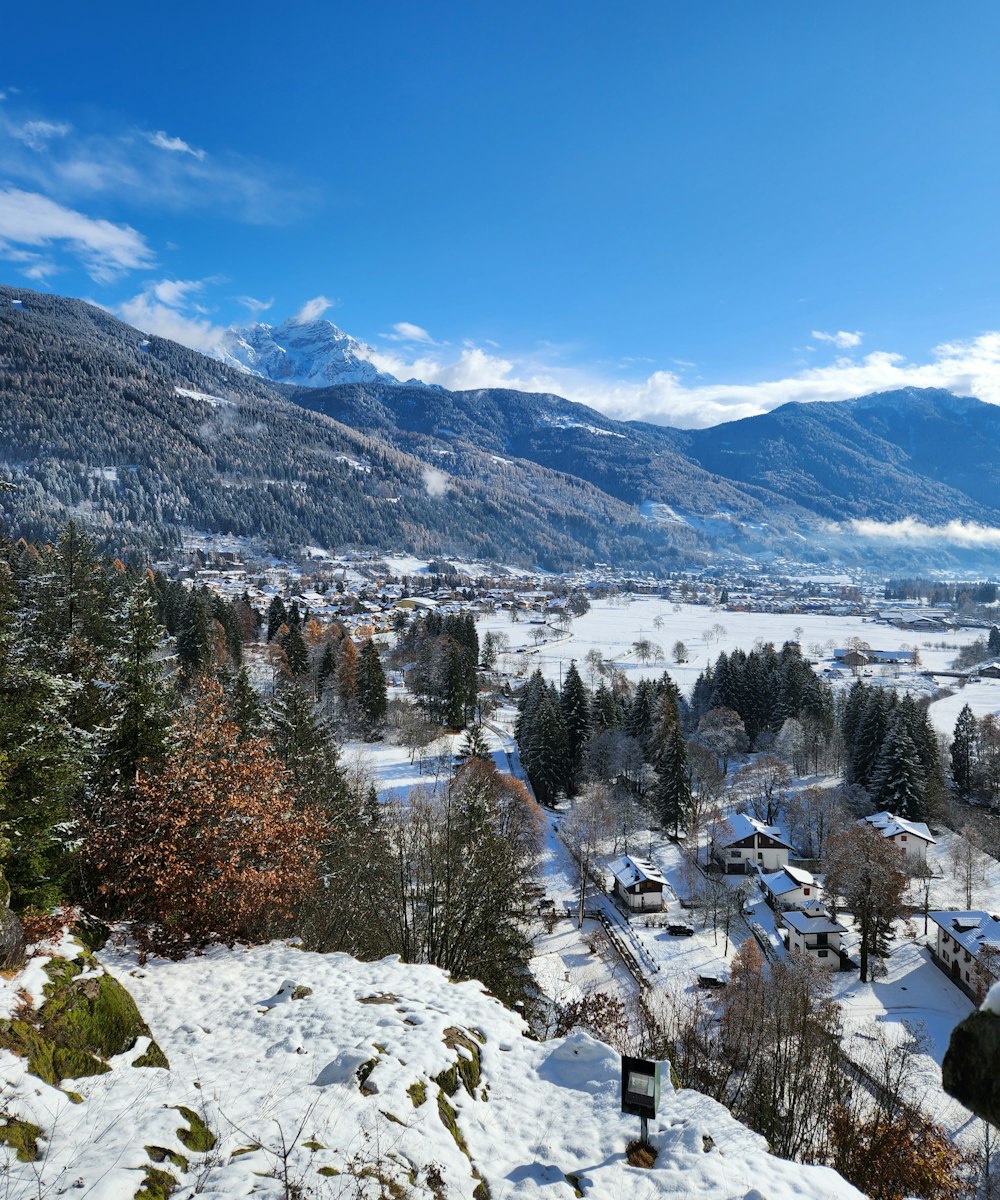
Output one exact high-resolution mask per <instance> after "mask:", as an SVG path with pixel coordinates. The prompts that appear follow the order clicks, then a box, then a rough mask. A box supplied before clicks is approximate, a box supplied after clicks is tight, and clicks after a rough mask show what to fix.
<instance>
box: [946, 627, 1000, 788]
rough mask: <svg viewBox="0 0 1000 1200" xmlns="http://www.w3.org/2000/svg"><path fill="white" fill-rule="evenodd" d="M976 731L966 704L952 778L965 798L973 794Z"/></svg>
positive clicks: (954, 742)
mask: <svg viewBox="0 0 1000 1200" xmlns="http://www.w3.org/2000/svg"><path fill="white" fill-rule="evenodd" d="M993 628H994V629H996V626H995V625H994V627H993ZM976 733H977V726H976V718H975V717H974V716H973V714H972V709H971V708H970V707H969V706H968V704H964V705H963V706H962V711H961V712H960V713H959V714H958V720H957V721H956V722H955V733H954V736H953V738H952V742H951V778H952V782H953V784H954V787H955V791H956V792H957V793H958V795H959V796H961V797H962V799H963V800H964V799H968V797H969V796H971V795H972V786H973V766H974V761H975V760H974V755H975V746H976Z"/></svg>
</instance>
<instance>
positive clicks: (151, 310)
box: [114, 279, 224, 352]
mask: <svg viewBox="0 0 1000 1200" xmlns="http://www.w3.org/2000/svg"><path fill="white" fill-rule="evenodd" d="M212 282H213V280H211V279H158V280H155V281H152V282H150V283H148V284H147V285H146V286H145V287H144V288H143V290H142V291H141V292H139V294H138V295H136V296H133V297H132V298H131V299H130V300H126V301H124V303H122V304H120V305H118V307H117V308H116V309H115V310H114V311H115V312H117V313H118V315H119V316H121V317H123V318H124V319H125V320H126V321H128V322H129V324H130V325H135V326H136V328H138V329H141V330H142V331H143V332H144V333H152V334H155V335H156V336H157V337H162V338H169V339H170V340H171V341H174V342H180V343H181V345H182V346H189V347H190V348H191V349H192V350H201V351H203V352H207V351H210V350H212V349H213V348H214V347H215V346H216V345H217V344H218V341H219V338H220V337H221V336H222V334H223V332H224V331H223V329H222V328H221V327H220V326H218V325H214V324H213V323H212V322H211V321H210V320H208V319H207V318H206V317H204V316H201V315H197V314H198V313H199V312H200V311H201V310H199V309H198V308H197V306H194V305H193V304H192V299H191V298H192V297H193V296H195V295H197V294H198V293H200V292H201V291H202V290H203V288H204V287H205V285H206V284H208V283H212Z"/></svg>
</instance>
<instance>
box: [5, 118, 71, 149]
mask: <svg viewBox="0 0 1000 1200" xmlns="http://www.w3.org/2000/svg"><path fill="white" fill-rule="evenodd" d="M71 128H72V126H70V125H68V124H66V122H65V121H25V123H24V124H23V125H11V126H10V131H11V133H12V134H13V135H14V137H16V138H17V140H18V141H19V142H24V144H25V145H26V146H29V147H30V148H31V149H32V150H38V151H41V150H45V149H46V148H47V146H48V144H49V142H51V141H52V140H53V138H63V137H65V136H66V135H67V134H68V133H69V131H70V129H71Z"/></svg>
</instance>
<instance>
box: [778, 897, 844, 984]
mask: <svg viewBox="0 0 1000 1200" xmlns="http://www.w3.org/2000/svg"><path fill="white" fill-rule="evenodd" d="M781 924H782V925H783V926H784V928H785V929H786V930H787V931H788V953H789V954H802V955H805V956H806V957H807V958H809V959H810V960H811V961H812V962H814V963H816V965H817V966H819V967H823V968H826V969H829V970H831V971H836V970H839V969H840V942H841V938H842V937H843V936H844V934H845V933H846V932H847V930H846V928H845V927H844V926H843V925H841V924H840V922H839V921H835V920H834V919H833V918H832V917H831V916H830V914H829V913H828V912H827V910H826V909H825V908H823V906H822V905H820V904H814V905H812V906H810V907H809V908H806V909H802V910H798V909H795V910H793V911H791V912H785V913H782V914H781Z"/></svg>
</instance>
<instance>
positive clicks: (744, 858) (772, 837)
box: [714, 813, 792, 875]
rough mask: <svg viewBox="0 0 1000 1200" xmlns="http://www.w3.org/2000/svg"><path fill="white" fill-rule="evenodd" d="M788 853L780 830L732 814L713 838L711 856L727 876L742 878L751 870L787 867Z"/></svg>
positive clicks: (746, 817) (788, 845)
mask: <svg viewBox="0 0 1000 1200" xmlns="http://www.w3.org/2000/svg"><path fill="white" fill-rule="evenodd" d="M791 850H792V846H791V845H790V844H789V843H788V842H786V841H785V839H784V837H782V834H781V830H780V829H778V828H776V827H775V826H773V825H765V824H764V822H763V821H759V820H758V819H757V818H756V817H750V816H747V814H746V813H735V814H734V815H733V816H731V817H730V818H729V820H728V821H727V822H726V825H725V827H724V828H723V830H722V831H721V834H720V836H719V837H718V838H717V840H716V843H715V847H714V855H715V859H716V861H717V862H718V863H719V865H720V866H721V867H722V869H723V871H725V873H726V874H727V875H742V874H744V873H746V872H747V871H750V870H752V869H753V868H754V867H759V868H760V870H761V871H778V870H780V869H781V868H782V867H787V866H788V856H789V854H790V853H791Z"/></svg>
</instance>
